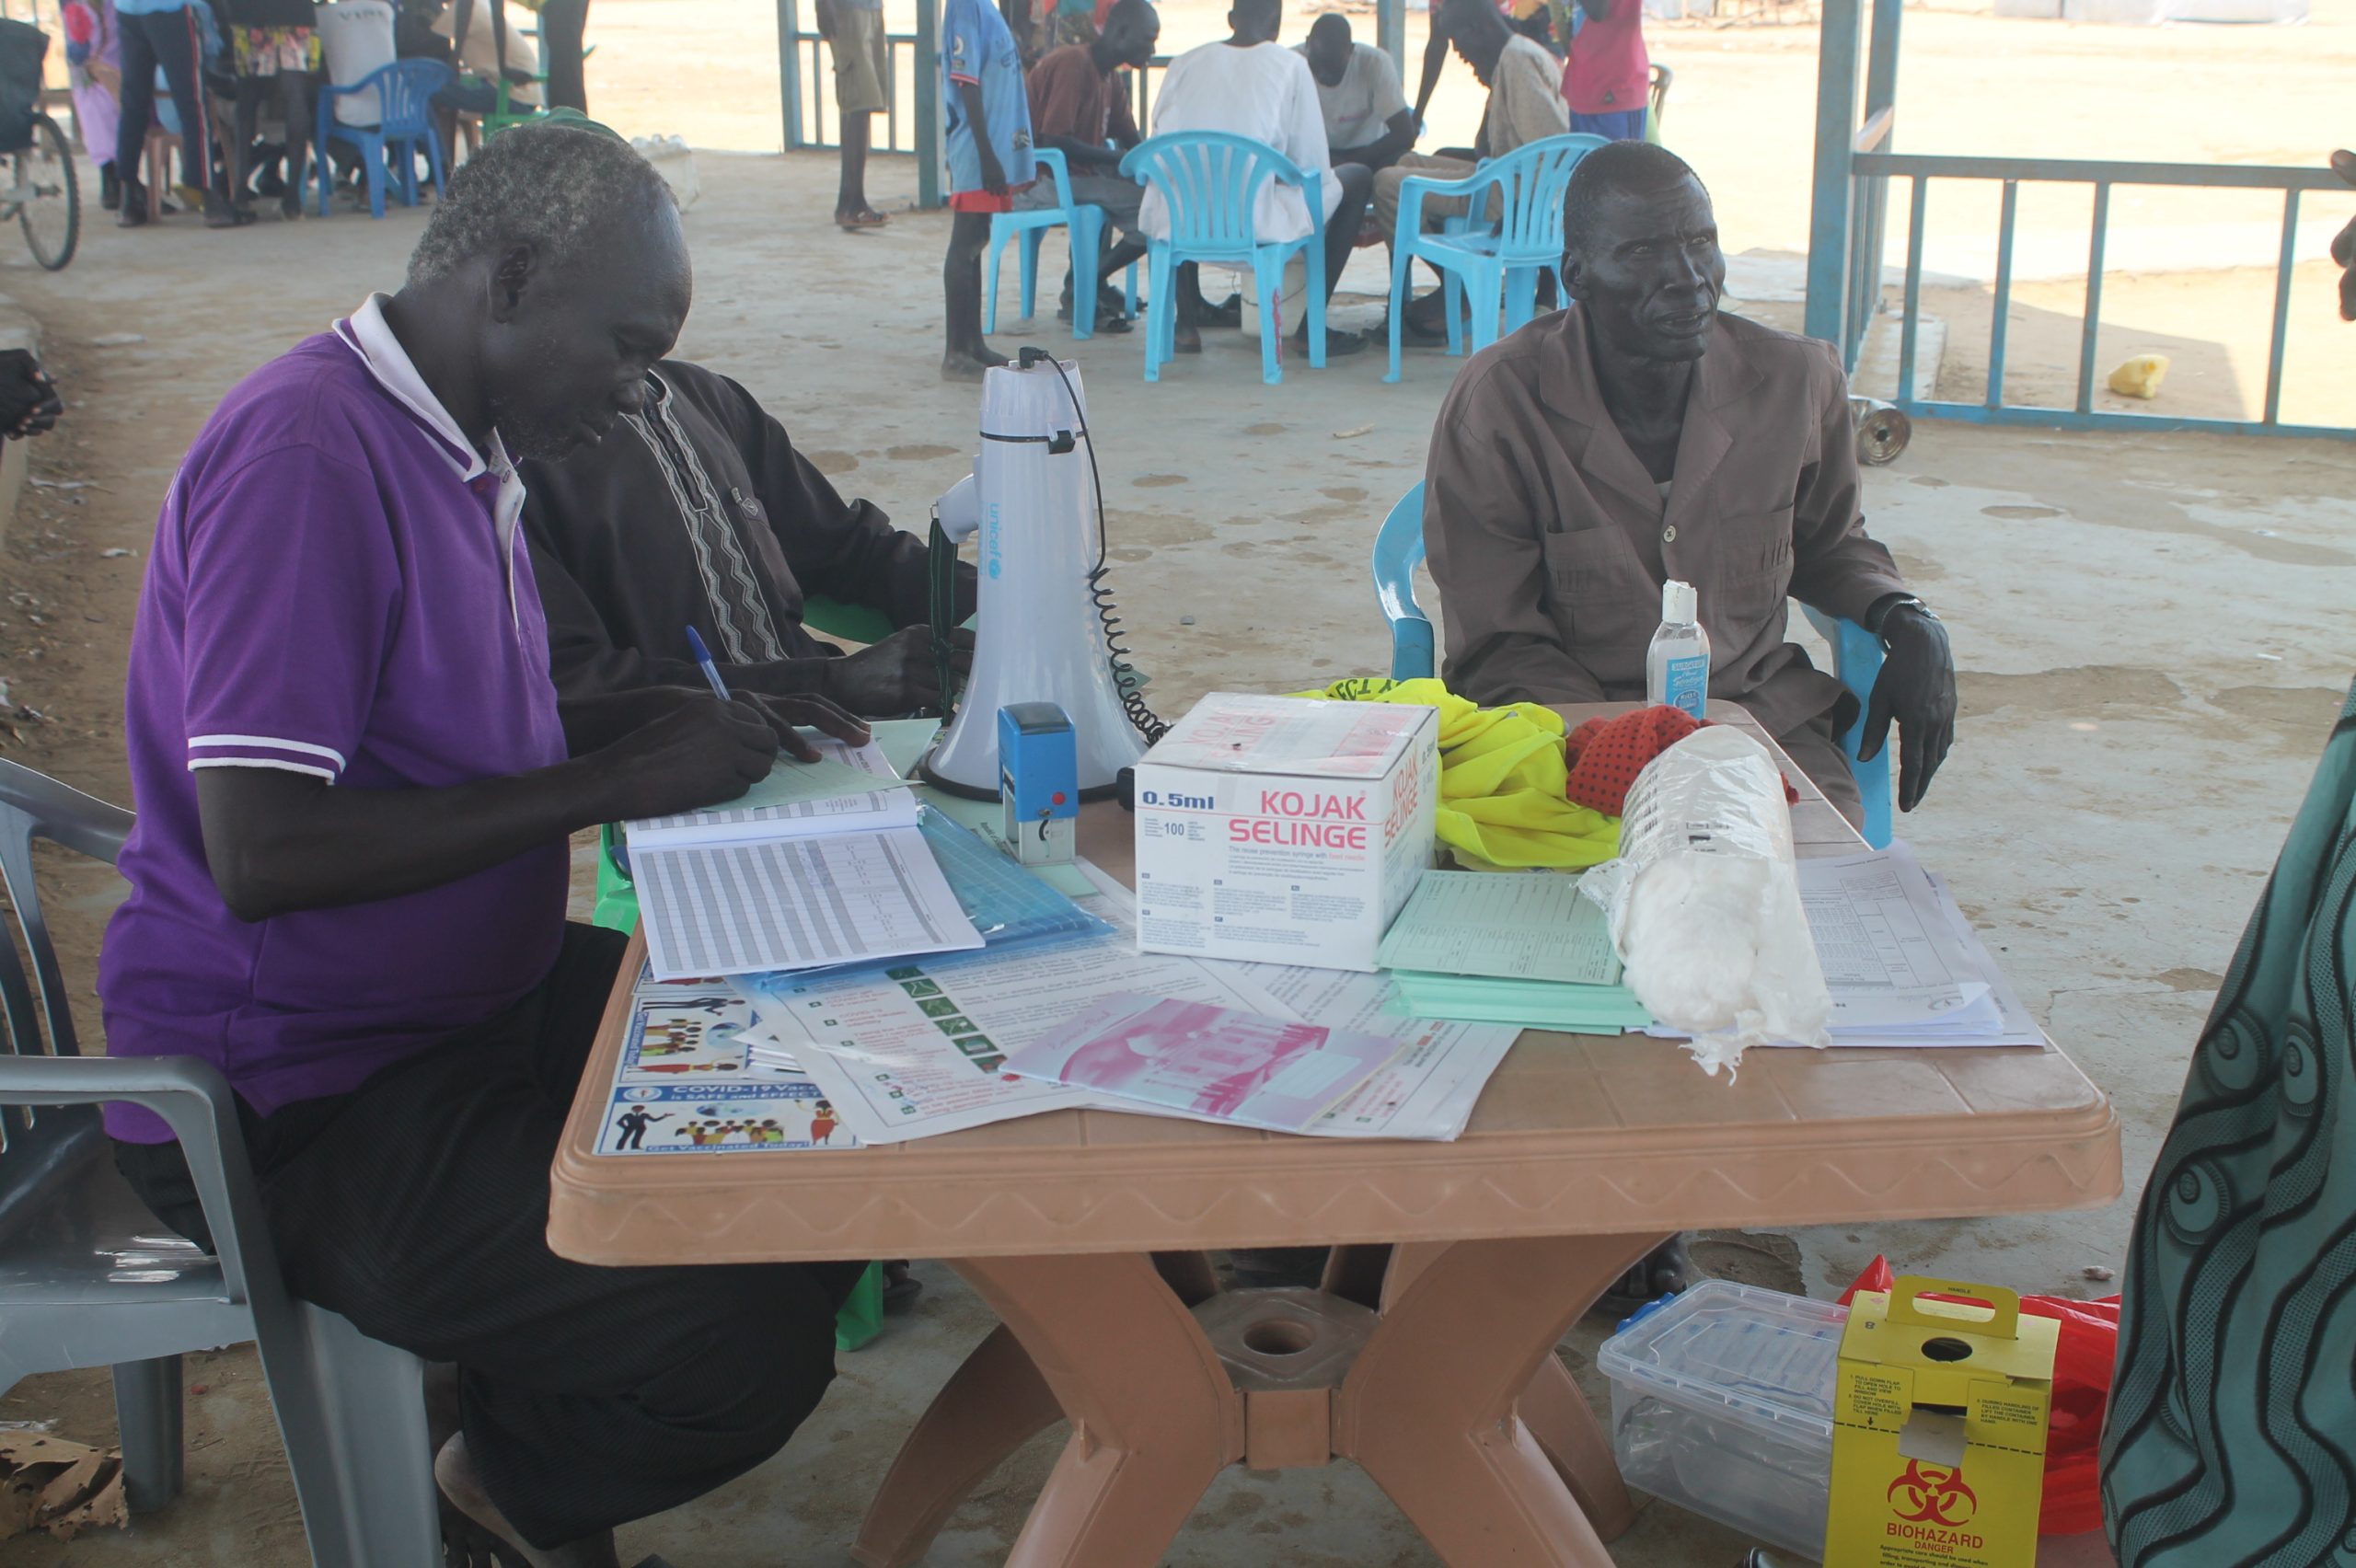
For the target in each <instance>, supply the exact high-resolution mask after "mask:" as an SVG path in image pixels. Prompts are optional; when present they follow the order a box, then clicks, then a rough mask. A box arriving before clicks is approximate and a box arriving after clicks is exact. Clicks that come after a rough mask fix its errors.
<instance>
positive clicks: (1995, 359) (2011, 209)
mask: <svg viewBox="0 0 2356 1568" xmlns="http://www.w3.org/2000/svg"><path fill="white" fill-rule="evenodd" d="M2020 213H2021V182H2020V181H2019V180H2017V179H2008V180H2006V181H2004V204H2003V205H2002V206H2001V207H1999V208H1998V209H1997V218H1996V297H1995V299H1994V300H1993V301H1992V302H1991V305H1992V310H1993V315H1992V317H1991V319H1990V321H1989V324H1988V406H1989V407H1990V408H1992V409H2001V408H2003V407H2004V340H2005V339H2006V338H2007V337H2008V336H2009V335H2010V334H2011V331H2012V325H2013V230H2014V228H2015V225H2017V224H2018V223H2019V221H2020Z"/></svg>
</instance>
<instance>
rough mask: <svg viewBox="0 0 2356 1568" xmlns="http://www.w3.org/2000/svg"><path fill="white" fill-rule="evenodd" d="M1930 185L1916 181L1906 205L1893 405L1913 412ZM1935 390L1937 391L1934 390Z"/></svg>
mask: <svg viewBox="0 0 2356 1568" xmlns="http://www.w3.org/2000/svg"><path fill="white" fill-rule="evenodd" d="M1930 200H1931V182H1930V181H1929V180H1927V179H1923V177H1922V176H1921V175H1919V174H1918V175H1916V176H1915V177H1914V188H1913V190H1912V191H1911V193H1910V194H1909V195H1908V197H1907V205H1906V315H1905V317H1904V318H1903V319H1902V321H1901V322H1900V326H1899V329H1898V392H1897V395H1896V396H1894V397H1892V398H1890V401H1891V402H1893V403H1895V404H1897V405H1898V406H1899V407H1900V408H1901V409H1910V410H1911V409H1912V407H1913V405H1914V402H1915V398H1914V347H1915V340H1916V335H1917V329H1919V327H1920V325H1921V322H1922V319H1923V224H1924V216H1925V214H1926V213H1927V212H1928V210H1929V207H1930ZM1934 390H1935V388H1934Z"/></svg>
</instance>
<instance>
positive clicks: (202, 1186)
mask: <svg viewBox="0 0 2356 1568" xmlns="http://www.w3.org/2000/svg"><path fill="white" fill-rule="evenodd" d="M103 1100H120V1101H124V1102H125V1103H127V1104H132V1105H137V1106H139V1107H141V1108H142V1109H144V1110H147V1111H152V1112H154V1113H156V1115H158V1116H161V1117H162V1118H163V1119H164V1120H165V1122H166V1123H167V1124H169V1125H170V1127H171V1129H172V1133H173V1136H175V1137H177V1138H179V1144H180V1147H181V1149H182V1151H183V1152H184V1153H185V1154H186V1155H187V1157H188V1168H189V1175H190V1177H191V1180H192V1181H193V1182H194V1183H195V1185H196V1195H197V1201H198V1202H199V1203H200V1204H202V1205H203V1208H204V1219H205V1224H206V1225H207V1226H208V1227H210V1228H211V1229H212V1231H213V1251H214V1257H215V1258H217V1259H218V1260H219V1261H220V1263H221V1273H222V1277H223V1279H224V1280H225V1282H226V1284H227V1285H228V1287H229V1290H230V1293H231V1295H232V1297H234V1298H235V1299H237V1301H240V1302H251V1301H252V1300H253V1298H254V1295H255V1293H256V1292H257V1291H258V1290H259V1291H260V1293H262V1294H263V1295H264V1296H265V1297H269V1298H271V1299H272V1300H277V1299H280V1298H283V1294H284V1288H283V1286H282V1285H281V1284H280V1282H279V1276H278V1262H277V1254H276V1253H275V1252H274V1251H271V1249H270V1245H269V1236H270V1232H269V1230H268V1229H267V1228H266V1227H267V1224H268V1222H267V1221H266V1220H265V1219H264V1218H263V1216H262V1208H261V1197H260V1193H259V1192H258V1191H257V1190H256V1189H255V1186H254V1177H253V1167H252V1165H251V1164H250V1163H249V1162H248V1159H247V1156H246V1139H245V1134H244V1132H243V1130H242V1129H241V1128H240V1127H239V1125H238V1123H237V1095H236V1091H235V1090H231V1089H230V1087H229V1085H228V1082H227V1080H226V1079H225V1078H222V1076H221V1074H220V1072H219V1071H218V1070H217V1069H215V1068H214V1066H212V1064H210V1063H208V1062H203V1061H200V1060H199V1059H198V1058H196V1057H194V1056H117V1057H109V1056H29V1055H0V1105H88V1104H92V1103H95V1102H97V1101H103ZM249 1245H250V1246H251V1247H252V1249H253V1251H252V1252H251V1253H250V1255H249V1253H248V1246H249Z"/></svg>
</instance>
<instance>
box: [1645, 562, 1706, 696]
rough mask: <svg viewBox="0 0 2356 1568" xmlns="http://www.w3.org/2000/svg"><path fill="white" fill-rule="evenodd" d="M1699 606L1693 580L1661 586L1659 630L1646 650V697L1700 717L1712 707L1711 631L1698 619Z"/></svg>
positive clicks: (1666, 583)
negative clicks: (1706, 629)
mask: <svg viewBox="0 0 2356 1568" xmlns="http://www.w3.org/2000/svg"><path fill="white" fill-rule="evenodd" d="M1696 605H1697V600H1696V596H1695V594H1694V592H1693V584H1692V583H1691V582H1677V581H1675V580H1674V579H1672V580H1670V581H1669V582H1664V583H1662V584H1661V585H1660V629H1659V630H1658V631H1656V632H1654V633H1653V641H1652V646H1651V647H1650V648H1647V649H1646V651H1645V700H1646V702H1649V703H1652V704H1653V705H1655V706H1656V707H1661V706H1666V707H1669V708H1682V709H1685V711H1686V712H1688V713H1691V714H1692V715H1693V717H1694V718H1696V719H1701V718H1705V717H1707V715H1708V709H1709V706H1710V634H1709V633H1708V632H1706V631H1703V629H1702V626H1701V622H1700V621H1699V620H1698V619H1696V618H1695V617H1696V614H1697V610H1696Z"/></svg>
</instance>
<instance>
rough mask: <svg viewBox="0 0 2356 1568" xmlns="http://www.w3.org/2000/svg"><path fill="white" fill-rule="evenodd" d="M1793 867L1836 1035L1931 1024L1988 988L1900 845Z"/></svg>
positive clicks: (1907, 851) (1908, 852) (1931, 889)
mask: <svg viewBox="0 0 2356 1568" xmlns="http://www.w3.org/2000/svg"><path fill="white" fill-rule="evenodd" d="M1797 869H1798V872H1799V884H1800V904H1801V906H1802V907H1803V908H1805V909H1806V910H1807V923H1808V930H1809V932H1810V933H1811V934H1812V935H1813V936H1814V937H1815V939H1816V953H1817V961H1818V963H1820V964H1822V965H1823V968H1824V985H1825V988H1826V989H1827V990H1829V991H1830V992H1831V994H1832V1018H1831V1027H1832V1028H1833V1029H1834V1030H1835V1031H1839V1030H1842V1029H1851V1030H1855V1029H1880V1028H1892V1027H1895V1028H1901V1029H1902V1028H1908V1027H1913V1026H1919V1025H1922V1024H1925V1023H1934V1022H1936V1021H1938V1020H1940V1019H1941V1018H1943V1017H1946V1016H1949V1015H1952V1014H1956V1013H1959V1012H1961V1011H1962V1010H1963V1009H1965V1008H1967V1007H1968V1006H1969V1005H1971V1004H1973V1003H1975V1002H1977V1001H1979V1000H1980V999H1981V998H1982V997H1985V996H1986V995H1987V994H1988V991H1989V989H1990V986H1989V985H1988V982H1987V980H1986V979H1985V978H1984V977H1983V976H1982V975H1981V973H1980V966H1979V965H1978V964H1977V963H1974V962H1973V961H1972V957H1971V954H1970V951H1969V950H1968V949H1967V948H1966V947H1965V946H1964V945H1963V943H1962V942H1960V941H1958V940H1957V938H1956V934H1955V927H1954V924H1953V923H1952V922H1951V921H1950V920H1949V918H1948V917H1947V913H1946V909H1945V908H1943V907H1942V901H1941V899H1940V897H1939V894H1938V890H1937V889H1935V888H1934V887H1933V886H1932V885H1931V879H1930V878H1929V877H1928V876H1926V875H1925V874H1924V873H1923V867H1922V864H1921V862H1920V861H1918V860H1916V859H1914V852H1913V851H1912V850H1911V849H1909V848H1907V847H1905V846H1904V845H1902V844H1894V845H1892V846H1891V847H1888V849H1880V850H1876V851H1873V852H1872V853H1870V854H1864V855H1847V856H1841V857H1838V858H1834V859H1807V860H1802V861H1800V862H1799V864H1798V868H1797Z"/></svg>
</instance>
